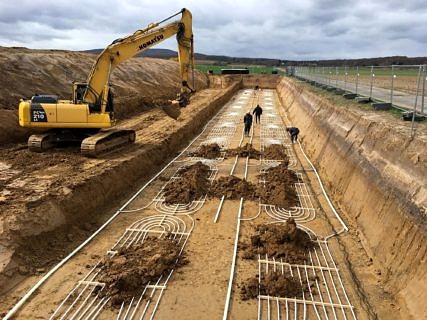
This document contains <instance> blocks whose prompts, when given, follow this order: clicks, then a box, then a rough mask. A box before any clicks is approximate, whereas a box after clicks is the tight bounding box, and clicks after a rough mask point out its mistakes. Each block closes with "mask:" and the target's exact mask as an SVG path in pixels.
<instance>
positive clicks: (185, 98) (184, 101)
mask: <svg viewBox="0 0 427 320" xmlns="http://www.w3.org/2000/svg"><path fill="white" fill-rule="evenodd" d="M189 103H190V99H189V95H188V94H185V93H180V94H178V95H177V98H176V99H175V100H169V105H167V106H163V107H162V109H163V111H164V112H165V113H166V114H167V115H168V116H169V117H171V118H173V119H175V120H176V119H178V117H179V115H180V114H181V108H184V107H186V106H187V105H188V104H189Z"/></svg>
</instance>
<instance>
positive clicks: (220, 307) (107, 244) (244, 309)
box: [16, 89, 393, 319]
mask: <svg viewBox="0 0 427 320" xmlns="http://www.w3.org/2000/svg"><path fill="white" fill-rule="evenodd" d="M257 103H259V104H260V105H261V106H262V107H263V109H264V110H263V115H262V117H261V123H259V124H258V123H255V124H254V125H253V127H252V130H251V133H250V136H248V137H246V136H244V135H243V123H242V119H243V116H244V114H245V113H246V112H247V111H251V110H253V108H254V106H255V105H256V104H257ZM289 125H290V123H289V122H288V120H287V118H286V115H285V114H284V113H283V108H282V107H281V105H280V102H279V100H278V97H277V94H276V92H275V91H274V90H262V91H253V90H249V89H246V90H241V91H239V92H238V93H237V94H236V95H235V96H234V97H233V98H232V99H231V100H230V101H229V102H228V103H227V104H226V105H225V106H224V107H223V108H222V109H221V111H220V112H219V113H218V114H217V115H216V116H215V117H214V118H213V119H212V120H211V121H210V122H209V123H208V125H207V126H206V128H205V130H204V131H203V132H202V134H201V135H200V136H199V137H198V138H197V139H196V140H194V141H193V142H192V143H191V144H190V145H189V147H188V148H187V149H186V150H185V151H184V152H183V153H182V154H181V155H180V156H179V157H178V158H176V159H175V161H173V162H171V163H170V165H169V166H168V167H167V168H166V169H165V170H164V171H163V172H161V173H160V174H159V176H158V177H157V179H155V180H154V181H153V182H152V183H151V184H150V185H148V186H147V188H145V189H144V190H143V191H142V192H140V193H139V194H138V195H136V197H135V198H134V200H133V201H131V202H130V203H129V204H128V205H127V207H125V208H124V209H123V210H122V212H121V213H120V214H119V215H118V216H117V218H115V219H114V220H113V221H112V222H111V223H110V224H109V225H108V227H106V228H105V229H104V230H103V231H102V232H101V233H100V234H99V235H97V236H96V237H95V238H94V239H93V240H92V241H91V242H89V244H88V245H87V246H86V247H84V248H83V249H82V250H81V251H80V252H79V253H78V254H76V255H75V256H74V257H73V258H72V259H70V260H69V261H68V262H67V263H66V264H65V265H64V266H62V267H61V268H60V269H59V270H58V271H57V272H56V273H54V274H53V275H52V276H51V277H50V278H49V280H48V281H47V282H46V283H45V284H44V285H43V286H41V287H40V288H39V289H38V290H37V291H36V292H35V293H34V294H33V296H32V297H31V298H30V299H29V301H28V302H27V303H25V304H24V305H23V307H22V308H21V309H20V310H19V311H18V313H17V314H16V318H17V319H48V318H52V319H95V318H97V319H116V318H117V319H152V318H155V319H173V318H174V319H220V318H223V319H369V315H368V313H367V312H366V310H367V307H366V305H364V302H363V301H362V300H361V298H360V294H358V293H357V292H358V291H359V289H358V288H357V286H356V284H355V283H354V282H353V281H352V280H351V279H352V277H351V275H350V272H349V270H348V268H347V264H346V263H344V260H343V259H344V258H343V253H342V251H341V250H340V246H339V243H338V241H337V239H338V238H340V237H345V236H346V233H347V232H346V231H345V230H344V229H343V224H342V223H341V222H340V221H339V219H338V218H337V216H336V215H335V214H334V212H333V211H332V210H331V208H330V207H329V206H328V204H327V202H326V200H325V197H324V195H323V194H322V191H321V189H320V185H319V183H318V181H317V179H316V177H315V175H314V172H313V170H312V168H311V166H310V165H309V162H308V160H307V159H306V158H305V157H304V155H303V150H302V149H301V148H300V145H299V144H298V143H296V144H291V142H290V140H289V137H288V134H287V131H286V126H289ZM210 143H217V144H219V145H220V146H221V148H222V150H223V152H222V156H220V157H218V158H216V159H201V158H196V157H193V156H192V155H191V154H192V152H194V151H196V150H197V149H198V148H199V147H200V146H201V145H203V144H210ZM246 143H252V144H253V146H254V148H256V149H257V150H260V151H263V149H264V148H265V147H266V146H268V145H270V144H282V145H284V146H285V147H286V148H287V153H288V157H289V160H290V163H289V168H290V169H292V170H294V171H295V172H296V173H297V175H298V178H299V180H298V183H296V184H295V187H296V190H297V193H298V199H299V205H298V206H297V207H293V208H289V209H287V210H286V209H284V208H276V207H274V206H272V205H269V204H264V203H260V202H256V201H249V200H246V199H244V198H242V199H237V200H224V201H221V199H219V198H211V197H206V198H205V197H201V198H200V199H199V200H197V201H193V202H191V203H189V204H180V205H173V204H172V205H168V204H166V203H165V202H164V198H163V195H162V187H163V186H164V185H166V184H167V183H168V181H170V179H175V178H176V172H177V170H178V169H179V168H180V167H182V166H185V165H188V164H192V163H195V162H197V161H202V162H203V163H204V164H206V165H208V166H209V168H210V174H209V179H210V182H212V181H214V180H215V179H218V178H219V177H222V176H228V175H231V174H232V175H234V176H237V177H239V178H246V179H247V181H250V182H253V183H255V184H258V183H265V184H266V187H267V188H268V181H259V180H260V178H259V174H260V172H261V171H262V170H264V169H266V168H269V167H271V166H275V165H277V164H279V163H280V161H278V160H277V161H275V160H266V159H263V157H262V156H261V157H260V158H259V159H248V158H246V157H234V156H227V155H226V152H225V150H227V149H231V148H236V147H238V146H242V145H244V144H246ZM289 217H292V218H294V220H295V222H296V223H297V227H298V228H299V229H302V230H303V231H305V232H307V233H308V234H309V235H310V238H311V240H312V241H313V242H314V243H315V244H316V246H315V247H314V249H313V250H311V251H310V252H307V254H306V256H305V259H304V262H302V263H298V264H295V263H288V262H287V261H286V260H284V259H280V260H279V259H277V260H276V259H273V258H272V257H269V256H268V255H262V256H258V257H255V258H254V259H245V257H244V250H242V248H243V247H244V245H245V243H249V242H250V236H251V235H252V234H254V232H255V228H256V226H258V225H260V224H267V225H268V224H278V225H283V224H284V223H285V221H286V220H287V219H288V218H289ZM238 227H239V228H238ZM338 232H341V233H340V234H339V235H335V234H336V233H338ZM350 232H351V230H350ZM165 234H167V235H169V236H172V237H173V238H174V239H175V240H176V241H175V243H176V245H177V246H179V248H180V249H182V252H184V253H185V256H186V259H187V260H188V264H185V265H184V266H182V267H180V268H178V269H177V270H171V271H170V272H168V273H167V274H163V275H162V276H160V277H159V278H158V279H157V281H154V282H151V283H149V284H148V285H147V286H146V287H141V288H140V289H141V290H140V293H138V294H137V295H135V296H134V298H133V299H131V300H130V301H125V302H124V303H123V304H122V305H121V307H118V308H112V307H111V306H110V301H109V299H108V297H106V296H103V295H102V294H99V293H100V292H102V290H104V289H105V288H104V289H103V286H104V285H103V283H101V282H99V281H98V280H99V278H100V273H99V272H100V268H99V265H98V263H99V262H100V261H101V260H102V259H103V258H104V257H105V256H106V255H107V254H114V252H115V251H117V250H120V248H126V247H129V246H134V245H137V244H141V243H142V244H143V241H144V239H145V238H146V237H163V236H165ZM236 240H237V242H236ZM236 245H237V248H236ZM234 253H236V254H235V255H234ZM233 268H234V269H233ZM272 270H274V271H276V272H279V273H288V274H291V276H292V278H293V279H294V280H296V281H297V282H298V283H300V284H301V286H302V287H304V288H306V289H305V290H304V292H302V293H301V294H299V295H298V297H292V296H290V297H277V296H269V295H258V297H257V298H254V299H249V300H243V299H242V296H241V290H242V287H243V286H244V285H245V283H246V282H247V280H248V279H249V278H254V277H256V278H257V279H259V280H258V281H259V284H260V285H261V284H262V283H263V281H265V277H266V274H267V273H268V272H271V271H272ZM372 281H375V279H373V280H372ZM143 293H144V295H143V296H142V294H143ZM389 319H393V317H392V316H391V318H389Z"/></svg>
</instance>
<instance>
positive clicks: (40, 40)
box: [0, 0, 427, 59]
mask: <svg viewBox="0 0 427 320" xmlns="http://www.w3.org/2000/svg"><path fill="white" fill-rule="evenodd" d="M17 6H19V8H18V9H19V10H17V8H16V7H17ZM183 6H188V8H189V9H190V10H191V11H192V13H193V22H194V25H193V28H194V33H195V38H196V42H195V43H196V51H197V52H201V53H207V54H217V55H223V54H225V55H233V56H248V57H270V58H281V59H288V58H289V59H299V58H300V59H308V58H316V59H317V58H340V57H342V58H350V57H362V56H365V57H366V56H379V55H395V54H401V55H409V56H414V55H425V54H426V52H427V47H426V46H427V45H426V37H427V35H426V34H427V33H426V32H425V31H424V29H425V27H424V21H426V20H427V2H426V1H420V0H407V1H404V2H402V1H401V0H399V1H395V0H388V1H382V0H372V1H370V0H360V1H357V2H355V1H350V0H341V1H340V0H300V1H298V2H295V3H291V2H283V1H274V0H267V1H263V2H262V3H261V2H259V1H256V0H247V1H243V0H234V1H226V0H216V1H212V0H206V1H196V0H188V1H184V0H177V1H174V2H173V3H172V4H171V2H170V1H168V0H157V1H156V2H155V3H154V2H152V1H150V0H122V1H114V0H106V1H103V2H102V3H101V2H98V1H90V0H85V1H83V0H74V1H68V0H67V1H64V0H57V1H47V0H45V1H43V0H33V1H30V0H22V1H20V3H19V5H17V4H15V3H10V2H9V3H5V1H3V2H1V3H0V45H3V46H7V45H16V44H17V43H18V44H20V45H24V46H28V47H33V48H37V47H40V46H42V47H54V46H60V48H59V49H90V48H95V47H97V48H103V47H105V45H106V44H108V43H110V42H111V41H112V40H113V39H115V38H118V37H121V36H124V35H127V34H130V33H132V32H134V31H135V30H136V29H139V28H141V27H144V26H146V25H148V24H149V23H151V22H155V21H159V20H161V19H162V18H165V17H166V16H167V15H169V14H171V13H173V12H177V11H179V10H180V9H181V8H182V7H183ZM160 47H166V48H172V49H175V47H176V44H175V43H174V41H168V42H165V43H163V44H162V45H161V46H160Z"/></svg>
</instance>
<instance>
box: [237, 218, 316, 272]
mask: <svg viewBox="0 0 427 320" xmlns="http://www.w3.org/2000/svg"><path fill="white" fill-rule="evenodd" d="M316 245H317V244H316V243H315V242H313V241H312V240H311V239H310V236H309V235H308V234H307V233H306V232H304V231H303V230H301V229H298V228H297V225H296V223H295V220H294V219H292V218H289V219H288V220H287V221H286V223H284V224H267V225H266V224H261V225H258V226H257V227H256V229H255V234H254V235H252V236H251V237H250V244H247V243H243V244H242V245H241V248H242V249H243V258H245V259H256V258H257V257H258V255H261V256H265V255H266V254H267V255H268V256H269V258H275V259H276V260H277V259H282V260H283V261H284V262H287V263H291V264H303V263H304V261H305V260H306V256H307V253H308V252H309V251H310V250H312V249H313V248H314V247H316Z"/></svg>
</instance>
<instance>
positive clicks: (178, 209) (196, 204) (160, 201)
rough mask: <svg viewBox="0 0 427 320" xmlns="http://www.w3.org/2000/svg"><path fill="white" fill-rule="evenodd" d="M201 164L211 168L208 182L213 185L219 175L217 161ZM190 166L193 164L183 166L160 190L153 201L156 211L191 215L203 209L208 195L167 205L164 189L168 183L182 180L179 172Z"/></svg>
mask: <svg viewBox="0 0 427 320" xmlns="http://www.w3.org/2000/svg"><path fill="white" fill-rule="evenodd" d="M201 162H202V163H204V164H206V165H208V166H209V171H210V172H209V176H208V180H209V181H210V183H212V182H213V180H214V179H215V177H216V174H217V173H218V169H217V168H216V165H215V160H209V159H203V160H201ZM189 165H191V163H188V164H186V165H183V166H181V167H180V168H179V169H178V170H177V171H176V173H175V175H173V176H172V177H171V178H170V179H169V181H168V182H166V183H165V184H164V185H163V187H162V188H161V189H160V191H159V192H158V194H157V195H156V196H155V197H154V200H153V203H154V208H155V210H157V211H158V212H160V213H163V214H170V215H189V214H193V213H195V212H197V211H198V210H200V209H201V208H202V207H203V204H204V203H205V201H206V197H207V195H203V196H201V197H200V198H199V199H197V200H193V201H191V202H189V203H177V204H167V203H165V196H164V188H165V187H166V185H167V184H168V183H170V182H172V181H173V180H176V179H180V176H179V174H178V172H179V170H180V169H181V168H185V167H187V166H189Z"/></svg>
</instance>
